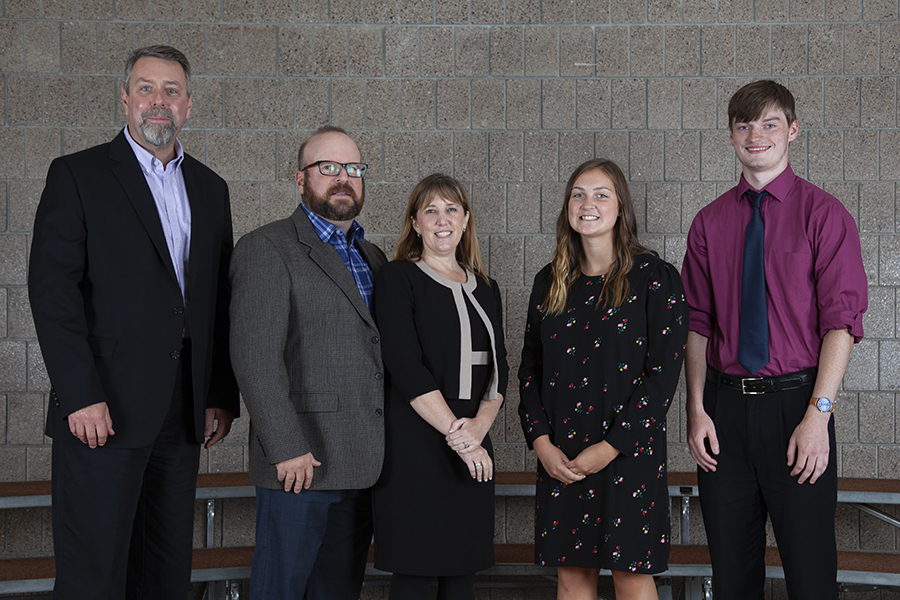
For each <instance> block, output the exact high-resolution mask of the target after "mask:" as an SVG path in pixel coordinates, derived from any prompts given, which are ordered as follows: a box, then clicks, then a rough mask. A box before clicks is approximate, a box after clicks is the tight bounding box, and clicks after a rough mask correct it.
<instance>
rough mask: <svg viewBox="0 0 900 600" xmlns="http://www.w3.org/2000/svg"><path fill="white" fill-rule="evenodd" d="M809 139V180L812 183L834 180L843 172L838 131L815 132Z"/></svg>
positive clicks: (809, 135)
mask: <svg viewBox="0 0 900 600" xmlns="http://www.w3.org/2000/svg"><path fill="white" fill-rule="evenodd" d="M807 136H808V138H809V147H810V156H809V178H810V179H812V180H813V181H825V180H833V179H836V178H837V176H838V175H839V174H840V173H842V172H843V143H842V142H843V136H842V135H841V132H840V131H835V130H815V131H810V132H809V133H808V134H807Z"/></svg>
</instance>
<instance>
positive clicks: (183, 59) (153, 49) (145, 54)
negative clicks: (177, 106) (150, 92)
mask: <svg viewBox="0 0 900 600" xmlns="http://www.w3.org/2000/svg"><path fill="white" fill-rule="evenodd" d="M142 58H161V59H162V60H171V61H173V62H177V63H178V64H179V65H181V68H182V70H184V83H185V86H187V95H188V98H190V96H191V63H189V62H188V59H187V56H185V55H184V53H182V52H181V50H178V49H177V48H173V47H172V46H162V45H157V46H146V47H144V48H138V49H137V50H134V51H132V53H131V54H129V55H128V60H127V61H125V83H124V84H123V85H122V89H124V90H125V93H126V94H127V93H128V88H129V85H130V84H131V72H132V71H133V70H134V65H135V63H136V62H137V61H139V60H140V59H142Z"/></svg>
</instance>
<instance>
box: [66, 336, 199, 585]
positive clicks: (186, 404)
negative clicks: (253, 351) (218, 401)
mask: <svg viewBox="0 0 900 600" xmlns="http://www.w3.org/2000/svg"><path fill="white" fill-rule="evenodd" d="M185 354H186V355H188V357H189V356H190V352H185V353H182V356H184V355H185ZM182 373H184V376H182ZM192 410H193V398H192V392H191V378H190V360H189V358H187V359H185V358H182V361H181V364H180V368H179V375H178V377H176V384H175V389H174V391H173V394H172V398H171V405H170V408H169V411H168V414H167V416H166V419H165V422H164V423H163V426H162V428H161V430H160V432H159V435H158V436H157V438H156V440H155V442H154V443H153V444H151V445H149V446H147V447H144V448H109V447H97V448H93V449H92V448H90V447H89V446H88V445H87V444H82V443H81V442H80V441H79V440H78V439H77V438H75V437H74V436H73V437H72V440H54V441H53V465H52V472H53V483H52V497H53V509H52V512H53V545H54V551H55V559H56V584H55V587H54V590H53V598H54V600H122V599H123V598H126V599H128V600H136V599H142V598H143V599H147V600H150V599H153V600H158V599H162V598H166V599H169V598H172V599H176V600H177V599H181V598H186V597H187V594H188V591H189V586H190V576H191V552H192V546H193V522H194V497H195V489H196V485H197V470H198V461H199V455H200V445H199V444H197V442H196V440H195V439H194V429H193V416H192ZM113 428H114V429H115V421H113Z"/></svg>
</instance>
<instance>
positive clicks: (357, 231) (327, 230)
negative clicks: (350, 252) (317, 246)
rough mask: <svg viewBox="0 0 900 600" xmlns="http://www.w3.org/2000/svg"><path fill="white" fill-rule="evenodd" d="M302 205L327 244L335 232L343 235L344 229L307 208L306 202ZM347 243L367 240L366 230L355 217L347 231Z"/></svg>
mask: <svg viewBox="0 0 900 600" xmlns="http://www.w3.org/2000/svg"><path fill="white" fill-rule="evenodd" d="M300 206H301V207H302V208H303V212H305V213H306V216H307V217H309V220H310V221H311V222H312V224H313V227H314V228H315V230H316V235H318V236H319V239H321V240H322V241H323V242H325V243H326V244H328V243H329V240H330V239H331V236H333V235H334V232H335V231H337V232H338V233H340V234H341V235H342V236H343V235H344V231H343V230H342V229H341V228H340V227H338V226H336V225H335V224H334V223H329V222H328V221H326V220H325V219H323V218H322V217H320V216H319V215H317V214H316V213H314V212H313V211H311V210H310V209H309V208H307V206H306V204H304V203H302V202H301V203H300ZM346 237H347V245H348V246H349V245H350V244H352V243H353V241H354V240H359V241H360V242H364V241H366V231H365V230H364V229H363V228H362V225H360V224H359V223H357V222H356V220H355V219H354V220H353V222H352V223H351V224H350V229H349V231H347V236H346Z"/></svg>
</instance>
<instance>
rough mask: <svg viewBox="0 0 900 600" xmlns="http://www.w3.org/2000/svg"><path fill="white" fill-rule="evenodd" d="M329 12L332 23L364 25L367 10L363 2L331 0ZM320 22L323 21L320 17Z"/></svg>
mask: <svg viewBox="0 0 900 600" xmlns="http://www.w3.org/2000/svg"><path fill="white" fill-rule="evenodd" d="M329 5H330V10H329V11H328V14H329V16H330V17H331V22H332V23H362V22H363V21H364V20H365V8H364V3H363V2H355V1H354V0H330V3H329ZM317 20H318V21H320V22H321V21H322V20H323V19H322V17H321V16H319V18H318V19H317Z"/></svg>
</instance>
